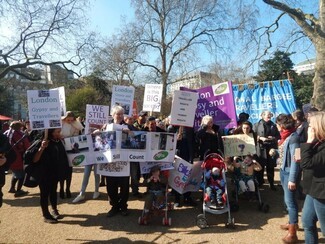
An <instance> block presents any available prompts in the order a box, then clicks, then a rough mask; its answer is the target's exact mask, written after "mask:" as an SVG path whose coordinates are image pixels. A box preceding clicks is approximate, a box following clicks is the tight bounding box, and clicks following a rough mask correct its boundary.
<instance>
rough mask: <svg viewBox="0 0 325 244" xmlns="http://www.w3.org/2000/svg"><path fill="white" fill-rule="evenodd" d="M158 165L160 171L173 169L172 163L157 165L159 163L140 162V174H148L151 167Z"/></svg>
mask: <svg viewBox="0 0 325 244" xmlns="http://www.w3.org/2000/svg"><path fill="white" fill-rule="evenodd" d="M156 165H158V166H159V167H160V170H161V171H164V170H171V169H174V166H173V162H171V163H159V162H140V172H141V174H142V175H143V174H149V173H150V169H151V168H152V167H153V166H156Z"/></svg>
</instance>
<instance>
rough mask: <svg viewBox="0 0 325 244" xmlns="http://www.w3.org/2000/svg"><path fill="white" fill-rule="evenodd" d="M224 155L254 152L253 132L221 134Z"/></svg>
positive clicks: (240, 154) (230, 155) (242, 154)
mask: <svg viewBox="0 0 325 244" xmlns="http://www.w3.org/2000/svg"><path fill="white" fill-rule="evenodd" d="M222 140H223V146H224V151H225V156H226V157H232V156H244V155H249V154H251V155H253V154H256V148H255V140H254V137H253V134H249V135H246V134H239V135H231V136H222Z"/></svg>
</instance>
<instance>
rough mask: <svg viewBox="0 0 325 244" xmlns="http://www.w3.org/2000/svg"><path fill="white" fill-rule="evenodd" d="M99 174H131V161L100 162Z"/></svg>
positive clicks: (117, 175) (118, 175) (116, 175)
mask: <svg viewBox="0 0 325 244" xmlns="http://www.w3.org/2000/svg"><path fill="white" fill-rule="evenodd" d="M97 174H99V175H106V176H115V177H122V176H130V162H114V163H109V164H99V165H98V166H97Z"/></svg>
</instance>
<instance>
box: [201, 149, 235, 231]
mask: <svg viewBox="0 0 325 244" xmlns="http://www.w3.org/2000/svg"><path fill="white" fill-rule="evenodd" d="M201 167H202V168H203V171H204V174H203V179H204V180H203V199H204V200H203V206H202V209H203V213H202V214H199V215H198V216H197V217H196V224H197V226H198V227H199V228H200V229H204V228H207V227H208V222H207V218H206V216H205V213H206V212H208V213H211V214H223V213H228V220H227V222H226V227H227V228H234V227H235V220H234V218H232V216H231V212H230V204H229V198H228V190H227V180H226V170H227V167H226V165H225V163H224V159H223V158H222V157H221V156H220V155H219V154H217V153H211V154H209V155H207V156H206V157H205V158H204V161H203V163H202V166H201ZM214 168H218V169H219V171H220V175H221V176H222V179H223V182H224V186H223V189H224V190H223V194H222V206H221V205H220V204H218V205H214V204H213V203H211V199H208V197H207V196H208V194H207V190H206V189H207V186H208V181H207V177H206V175H207V172H209V171H212V169H214Z"/></svg>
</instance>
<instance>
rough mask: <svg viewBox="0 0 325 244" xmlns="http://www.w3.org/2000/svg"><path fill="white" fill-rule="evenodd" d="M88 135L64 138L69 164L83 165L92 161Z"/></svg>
mask: <svg viewBox="0 0 325 244" xmlns="http://www.w3.org/2000/svg"><path fill="white" fill-rule="evenodd" d="M90 142H91V136H90V135H79V136H73V137H66V138H64V147H65V150H66V152H67V156H68V160H69V164H70V166H84V165H89V164H93V163H94V158H93V153H91V152H90V151H89V146H91V143H90Z"/></svg>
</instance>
